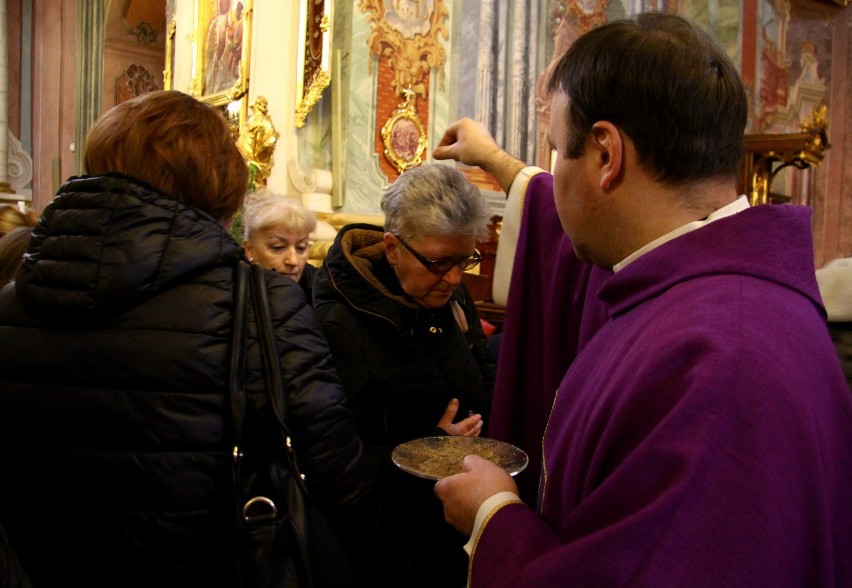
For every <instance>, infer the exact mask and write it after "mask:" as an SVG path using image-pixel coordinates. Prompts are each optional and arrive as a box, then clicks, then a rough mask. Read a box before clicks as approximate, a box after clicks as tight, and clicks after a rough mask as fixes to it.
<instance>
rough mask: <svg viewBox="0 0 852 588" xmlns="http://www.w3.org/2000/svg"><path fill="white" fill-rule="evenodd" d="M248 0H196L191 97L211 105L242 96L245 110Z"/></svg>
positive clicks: (247, 61)
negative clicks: (196, 97)
mask: <svg viewBox="0 0 852 588" xmlns="http://www.w3.org/2000/svg"><path fill="white" fill-rule="evenodd" d="M251 22H252V0H197V2H196V11H195V32H194V38H193V41H194V45H195V59H194V62H193V77H192V89H191V93H192V95H193V96H198V97H200V98H201V100H203V101H204V102H209V103H211V104H213V105H215V106H220V105H224V104H229V103H231V102H234V101H236V100H239V99H243V100H242V101H243V104H242V106H241V111H242V118H245V114H246V112H247V110H248V106H247V104H245V99H244V96H245V95H246V94H247V92H248V72H249V63H250V60H249V48H250V47H251Z"/></svg>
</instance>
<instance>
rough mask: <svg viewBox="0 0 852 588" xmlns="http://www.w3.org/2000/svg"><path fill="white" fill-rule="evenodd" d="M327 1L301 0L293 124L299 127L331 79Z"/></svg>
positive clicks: (328, 0) (328, 3)
mask: <svg viewBox="0 0 852 588" xmlns="http://www.w3.org/2000/svg"><path fill="white" fill-rule="evenodd" d="M330 5H331V0H303V1H302V8H301V12H300V16H299V41H300V45H299V52H298V63H299V69H298V70H297V71H301V72H302V73H301V75H299V76H298V77H297V83H296V104H297V106H296V126H297V127H299V128H301V127H303V126H304V125H305V118H306V117H307V116H308V113H309V112H310V111H311V109H312V108H313V107H314V105H315V104H316V103H317V102H319V100H320V98H321V97H322V92H323V90H324V89H325V88H326V87H328V85H329V83H330V82H331V78H330V76H329V73H328V72H329V66H328V61H329V53H330V51H329V40H330V38H331V31H330V30H329V29H330V26H331V19H330V18H329V15H328V13H327V12H326V8H327V7H328V8H330Z"/></svg>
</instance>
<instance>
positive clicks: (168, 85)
mask: <svg viewBox="0 0 852 588" xmlns="http://www.w3.org/2000/svg"><path fill="white" fill-rule="evenodd" d="M176 31H177V20H176V19H175V17H174V15H172V18H171V20H170V21H169V26H168V28H167V29H166V68H165V69H164V70H163V89H164V90H171V89H172V76H173V75H174V71H175V32H176Z"/></svg>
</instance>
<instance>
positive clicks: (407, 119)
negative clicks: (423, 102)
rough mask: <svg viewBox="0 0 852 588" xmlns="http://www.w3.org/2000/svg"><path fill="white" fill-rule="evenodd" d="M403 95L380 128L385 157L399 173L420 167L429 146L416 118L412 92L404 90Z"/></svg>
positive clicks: (421, 124) (418, 118) (424, 131)
mask: <svg viewBox="0 0 852 588" xmlns="http://www.w3.org/2000/svg"><path fill="white" fill-rule="evenodd" d="M403 93H404V95H405V100H404V101H403V102H401V103H400V104H399V106H397V107H396V110H394V111H393V114H391V117H390V118H389V119H388V120H387V122H385V124H384V126H382V133H381V134H382V141H383V142H384V145H385V157H386V158H387V160H388V161H390V162H391V163H392V164H393V166H394V167H395V168H396V170H397V171H398V172H400V173H402V172H404V171H405V170H407V169H411V168H413V167H417V166H418V165H420V164H421V162H422V161H423V152H424V151H426V147H427V145H428V144H429V142H428V140H427V139H426V130H425V129H424V128H423V123H421V122H420V117H418V116H417V107H416V106H415V103H414V98H415V95H414V91H413V90H409V89H408V88H406V89H405V90H404V92H403Z"/></svg>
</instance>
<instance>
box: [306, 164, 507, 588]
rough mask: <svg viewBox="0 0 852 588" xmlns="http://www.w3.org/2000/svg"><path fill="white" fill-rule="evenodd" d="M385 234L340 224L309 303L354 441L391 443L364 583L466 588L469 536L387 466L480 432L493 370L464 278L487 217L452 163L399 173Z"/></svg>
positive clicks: (364, 535)
mask: <svg viewBox="0 0 852 588" xmlns="http://www.w3.org/2000/svg"><path fill="white" fill-rule="evenodd" d="M381 206H382V211H383V212H384V213H385V226H384V227H379V226H373V225H367V224H354V225H348V226H346V227H343V229H341V231H340V232H339V233H338V235H337V237H336V239H335V242H334V244H333V245H332V246H331V248H330V249H329V251H328V255H327V256H326V260H325V262H324V264H323V266H322V268H320V270H319V271H318V272H317V276H316V279H315V281H314V305H315V308H316V311H317V314H318V316H319V318H320V322H321V323H322V326H323V330H324V332H325V335H326V338H327V339H328V342H329V345H330V347H331V351H332V356H333V360H334V364H335V366H336V368H337V370H338V373H339V375H340V377H341V379H342V380H343V388H344V392H345V394H346V397H347V401H348V403H349V405H350V407H351V408H352V409H353V411H354V412H355V415H356V423H357V426H358V433H359V435H360V436H361V438H362V439H363V440H364V443H365V444H366V445H368V446H380V447H386V448H387V452H388V460H387V466H388V468H387V473H386V478H387V480H386V483H384V484H383V487H384V488H385V489H386V495H385V496H384V500H383V504H382V513H381V517H380V520H379V522H378V524H377V525H376V527H375V529H374V532H372V533H369V532H367V531H365V530H364V529H363V526H361V528H354V527H356V525H353V529H352V536H351V537H349V538H348V539H349V540H350V542H351V543H353V544H355V545H356V552H355V554H354V557H353V559H355V560H356V562H357V563H358V564H360V567H361V568H362V569H361V572H362V573H361V580H362V584H363V585H364V586H449V587H456V586H463V585H464V583H465V579H466V577H467V554H466V553H465V552H464V551H463V550H462V546H463V545H464V541H463V540H462V539H463V538H462V536H461V535H460V534H459V533H457V532H456V531H455V530H454V529H452V528H451V527H450V526H449V525H448V524H447V523H445V522H444V520H443V515H442V512H441V510H440V503H439V502H438V501H437V499H436V498H435V496H434V494H433V492H432V487H433V484H434V483H433V482H429V481H427V480H422V479H419V478H415V477H414V476H411V475H410V474H406V473H404V472H401V471H399V470H397V469H396V468H394V467H393V466H392V465H391V460H390V455H389V454H390V451H391V450H392V449H393V448H394V447H395V446H396V445H398V444H400V443H403V442H405V441H410V440H412V439H415V438H419V437H426V436H434V435H479V434H481V432H482V427H483V423H484V420H483V419H485V418H486V417H487V415H488V412H489V407H490V402H491V389H492V386H493V381H494V371H495V366H494V363H493V360H492V359H491V358H490V356H489V353H488V348H487V342H486V337H485V334H484V333H483V331H482V325H481V323H480V321H479V315H478V313H477V310H476V307H475V306H474V303H473V300H472V299H471V297H470V295H469V294H468V292H467V289H466V288H465V287H464V285H463V284H462V272H464V270H467V269H470V268H472V267H474V266H476V264H478V263H479V260H480V256H479V253H478V252H477V250H476V244H477V241H478V240H479V239H483V238H485V237H486V235H487V225H488V219H489V217H490V211H489V209H488V206H487V204H486V202H485V199H484V197H483V196H482V195H481V194H480V193H479V190H478V189H477V188H476V187H475V186H473V185H472V184H471V183H470V182H468V181H467V179H466V178H465V177H464V175H463V174H462V173H461V172H459V171H458V170H456V169H455V168H453V167H450V166H446V165H425V166H422V167H418V168H414V169H412V170H409V171H406V172H405V173H403V174H402V175H401V176H400V177H399V179H397V180H396V182H394V184H393V185H391V187H390V188H389V189H388V190H387V191H386V192H385V194H384V195H383V197H382V201H381Z"/></svg>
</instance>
